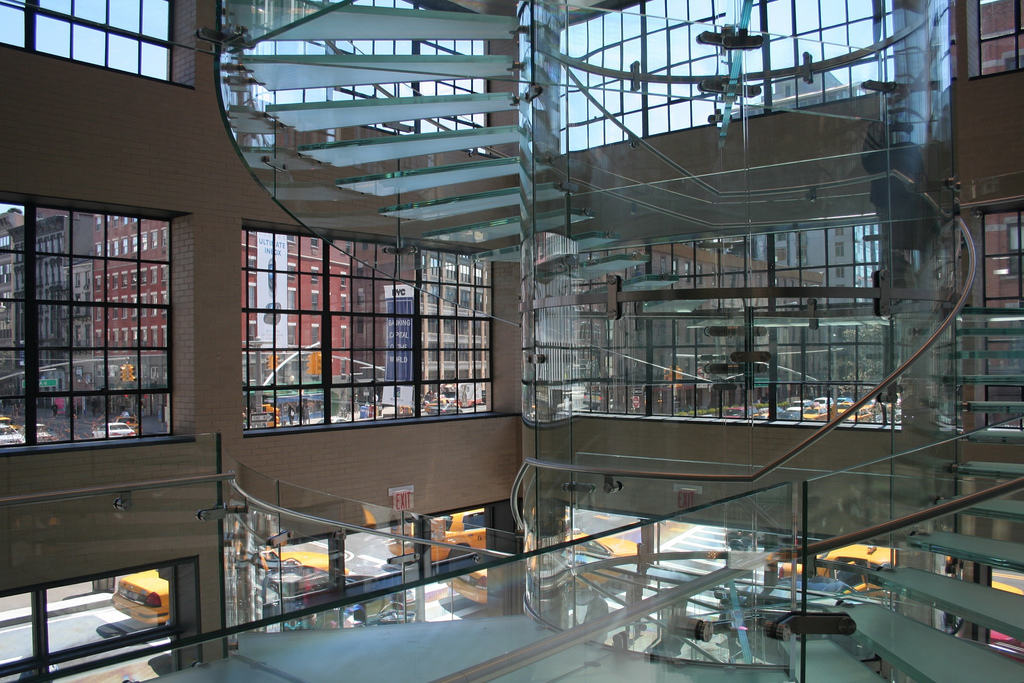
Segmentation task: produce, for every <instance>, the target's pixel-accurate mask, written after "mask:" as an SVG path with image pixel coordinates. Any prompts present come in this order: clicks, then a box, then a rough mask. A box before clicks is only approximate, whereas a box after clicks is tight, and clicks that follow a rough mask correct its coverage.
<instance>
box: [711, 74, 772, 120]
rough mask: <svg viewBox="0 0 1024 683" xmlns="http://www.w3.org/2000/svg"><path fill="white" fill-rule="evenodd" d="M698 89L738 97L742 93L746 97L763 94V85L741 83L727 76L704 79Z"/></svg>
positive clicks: (713, 93)
mask: <svg viewBox="0 0 1024 683" xmlns="http://www.w3.org/2000/svg"><path fill="white" fill-rule="evenodd" d="M697 89H698V90H700V91H701V92H702V93H708V94H711V95H726V96H731V97H738V96H740V95H743V96H744V97H757V96H758V95H760V94H761V86H759V85H741V84H740V83H738V82H733V81H732V80H731V79H729V78H727V77H725V76H711V77H710V78H705V79H702V80H701V81H700V82H699V83H698V84H697ZM723 116H724V115H723Z"/></svg>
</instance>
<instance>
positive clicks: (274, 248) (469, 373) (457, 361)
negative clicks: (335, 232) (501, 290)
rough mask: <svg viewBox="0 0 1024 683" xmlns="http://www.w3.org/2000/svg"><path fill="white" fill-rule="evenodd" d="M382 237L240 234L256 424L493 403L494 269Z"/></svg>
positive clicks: (403, 414)
mask: <svg viewBox="0 0 1024 683" xmlns="http://www.w3.org/2000/svg"><path fill="white" fill-rule="evenodd" d="M389 251H390V250H389V249H387V248H386V247H384V246H383V245H376V244H372V243H368V242H347V241H346V242H342V241H338V242H335V243H333V244H324V243H323V242H322V241H321V240H319V239H317V238H315V237H307V236H300V235H292V234H286V233H278V232H265V231H256V230H245V231H243V233H242V275H243V277H242V282H243V287H242V365H243V375H244V385H245V388H244V393H245V395H244V397H243V421H244V426H245V428H247V429H262V428H271V427H287V426H293V425H294V426H298V425H319V424H338V423H351V422H368V421H374V420H391V419H396V418H415V417H421V416H431V415H451V414H460V413H475V412H485V411H488V410H489V409H490V396H489V394H490V349H491V321H490V319H489V312H490V308H491V283H490V270H489V267H488V266H487V265H485V264H480V263H476V262H474V261H473V260H472V259H471V258H469V257H467V256H463V255H456V254H448V253H444V252H434V251H423V252H420V253H418V254H416V255H415V263H414V262H412V260H411V258H410V256H409V255H405V256H403V257H402V258H400V259H399V261H398V262H397V263H396V260H395V259H396V256H395V255H394V254H392V253H389Z"/></svg>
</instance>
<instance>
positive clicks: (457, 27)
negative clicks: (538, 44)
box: [260, 5, 518, 41]
mask: <svg viewBox="0 0 1024 683" xmlns="http://www.w3.org/2000/svg"><path fill="white" fill-rule="evenodd" d="M517 25H518V21H517V20H516V18H515V17H506V16H499V15H489V14H477V13H475V12H440V11H435V10H409V9H395V8H391V7H362V6H355V5H339V6H335V7H328V8H326V9H323V10H321V11H319V12H315V13H313V14H310V15H308V16H306V17H303V18H302V19H300V20H298V21H295V22H292V23H291V24H288V25H287V26H282V27H281V28H279V29H277V30H275V31H271V32H270V33H267V34H265V35H263V36H262V37H261V38H260V40H261V41H264V40H332V39H333V40H500V39H502V38H504V39H511V38H512V32H513V31H515V29H516V26H517Z"/></svg>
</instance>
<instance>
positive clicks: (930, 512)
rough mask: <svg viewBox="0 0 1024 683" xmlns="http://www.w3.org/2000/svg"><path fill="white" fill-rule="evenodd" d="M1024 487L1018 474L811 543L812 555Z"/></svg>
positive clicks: (807, 548) (1022, 480) (809, 547)
mask: <svg viewBox="0 0 1024 683" xmlns="http://www.w3.org/2000/svg"><path fill="white" fill-rule="evenodd" d="M1021 489H1024V477H1018V478H1017V479H1011V480H1010V481H1007V482H1003V483H1002V484H996V485H995V486H992V487H990V488H987V489H985V490H983V491H977V492H975V493H971V494H968V495H966V496H961V497H959V498H954V499H953V500H949V501H946V502H945V503H939V504H938V505H935V506H933V507H930V508H926V509H924V510H918V511H917V512H912V513H910V514H909V515H904V516H903V517H899V518H897V519H890V520H889V521H888V522H883V523H881V524H876V525H874V526H870V527H866V528H864V529H860V530H858V531H851V532H850V533H848V534H843V535H842V536H834V537H832V538H826V539H825V540H822V541H817V542H816V543H810V544H808V545H807V546H806V550H807V554H808V555H819V554H821V553H824V552H827V551H829V550H835V549H836V548H842V547H843V546H847V545H850V544H851V543H857V542H859V541H864V540H867V539H869V538H874V537H875V536H880V535H882V534H884V533H888V532H890V531H895V530H896V529H900V528H902V527H905V526H909V525H911V524H917V523H919V522H927V521H928V520H929V519H934V518H936V517H942V516H943V515H948V514H950V513H953V512H956V511H958V510H963V509H964V508H968V507H971V506H972V505H975V504H977V503H981V502H984V501H986V500H991V499H992V498H998V497H999V496H1003V495H1006V494H1008V493H1013V492H1014V491H1019V490H1021ZM794 552H800V549H799V548H797V549H795V551H794Z"/></svg>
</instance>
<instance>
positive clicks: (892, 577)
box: [869, 501, 1024, 639]
mask: <svg viewBox="0 0 1024 683" xmlns="http://www.w3.org/2000/svg"><path fill="white" fill-rule="evenodd" d="M995 502H1000V503H1003V502H1008V503H1012V502H1016V501H995ZM1021 505H1024V503H1022V504H1021ZM972 509H973V508H972ZM869 573H870V575H871V577H873V580H876V581H878V582H879V585H882V586H884V587H885V588H888V589H896V590H898V591H900V592H902V593H903V594H905V595H907V596H909V597H910V598H911V599H913V600H916V601H918V602H925V603H929V604H931V605H932V606H933V607H936V608H938V609H941V610H944V611H947V612H951V613H953V614H956V615H957V616H962V617H964V618H966V619H969V620H970V621H973V622H974V623H976V624H981V625H983V626H987V627H988V628H992V629H995V630H996V631H999V632H1000V633H1005V634H1007V635H1010V636H1013V637H1014V638H1019V639H1024V622H1022V621H1021V615H1024V595H1014V594H1013V593H1008V592H1006V591H1001V590H998V589H995V588H989V587H988V586H983V585H981V584H980V583H971V582H969V581H961V580H960V579H955V578H952V577H949V576H944V575H942V574H933V573H932V572H926V571H924V570H921V569H912V568H906V567H900V568H897V569H892V570H883V571H871V572H869Z"/></svg>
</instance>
